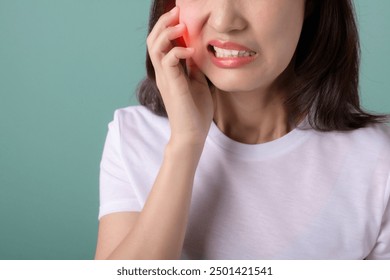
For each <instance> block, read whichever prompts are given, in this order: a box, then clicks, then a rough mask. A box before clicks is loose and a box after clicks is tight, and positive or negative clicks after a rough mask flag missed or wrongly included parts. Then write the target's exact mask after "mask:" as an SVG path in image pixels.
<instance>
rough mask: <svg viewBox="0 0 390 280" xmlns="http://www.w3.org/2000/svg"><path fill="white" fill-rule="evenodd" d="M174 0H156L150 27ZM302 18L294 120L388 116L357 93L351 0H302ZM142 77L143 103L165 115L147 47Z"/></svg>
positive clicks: (337, 123) (342, 124)
mask: <svg viewBox="0 0 390 280" xmlns="http://www.w3.org/2000/svg"><path fill="white" fill-rule="evenodd" d="M174 6H175V1H174V0H155V1H153V3H152V6H151V10H150V18H149V33H150V31H151V30H152V29H153V27H154V25H155V24H156V22H157V20H158V19H159V18H160V16H161V15H162V14H164V13H165V12H167V11H168V10H170V9H171V8H173V7H174ZM305 13H306V15H305V21H304V23H303V27H302V32H301V37H300V39H299V42H298V46H297V49H296V52H295V57H294V60H293V63H294V65H293V68H294V72H295V81H294V83H293V90H292V91H291V93H289V95H288V96H287V97H286V103H285V104H286V106H287V108H288V110H289V113H290V114H291V117H292V119H293V120H295V121H298V120H299V119H301V118H302V117H304V116H307V118H308V121H309V123H310V124H311V126H312V127H313V128H314V129H316V130H320V131H332V130H340V131H342V130H353V129H357V128H361V127H365V126H368V125H370V124H375V123H381V122H386V121H387V120H388V117H389V116H387V115H375V114H370V113H368V112H365V111H364V110H363V108H362V107H361V105H360V98H359V66H360V45H359V34H358V30H357V26H356V16H355V12H354V6H353V4H352V1H351V0H306V10H305ZM146 71H147V76H146V78H145V79H144V80H143V81H141V83H140V84H139V87H138V92H137V97H138V101H139V103H140V104H141V105H144V106H146V107H147V108H149V109H150V110H151V111H152V112H154V113H155V114H157V115H160V116H167V113H166V110H165V107H164V103H163V101H162V98H161V95H160V92H159V90H158V88H157V86H156V75H155V71H154V68H153V65H152V62H151V60H150V57H149V53H148V51H147V52H146Z"/></svg>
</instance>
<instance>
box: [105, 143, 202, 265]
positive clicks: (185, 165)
mask: <svg viewBox="0 0 390 280" xmlns="http://www.w3.org/2000/svg"><path fill="white" fill-rule="evenodd" d="M202 149H203V145H192V144H187V143H184V142H181V143H173V142H172V141H171V142H170V143H169V144H168V145H167V147H166V149H165V154H164V159H163V162H162V165H161V168H160V171H159V173H158V175H157V178H156V180H155V182H154V184H153V187H152V190H151V192H150V194H149V197H148V199H147V201H146V203H145V206H144V208H143V210H142V212H141V213H140V215H139V217H138V219H137V221H136V222H135V225H134V227H133V229H132V230H131V231H130V232H129V233H128V234H127V236H126V237H125V238H124V240H123V241H122V242H121V243H120V244H119V245H118V247H117V248H116V249H115V250H114V251H113V253H112V254H111V255H110V256H109V259H178V258H180V255H181V251H182V247H183V242H184V236H185V232H186V228H187V222H188V213H189V208H190V202H191V194H192V186H193V181H194V175H195V171H196V168H197V165H198V162H199V158H200V155H201V153H202Z"/></svg>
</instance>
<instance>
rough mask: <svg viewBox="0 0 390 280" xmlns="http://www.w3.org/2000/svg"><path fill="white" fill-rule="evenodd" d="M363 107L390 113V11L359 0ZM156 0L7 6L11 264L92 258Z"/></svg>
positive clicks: (3, 116)
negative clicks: (103, 167)
mask: <svg viewBox="0 0 390 280" xmlns="http://www.w3.org/2000/svg"><path fill="white" fill-rule="evenodd" d="M355 3H356V6H357V13H358V18H359V25H360V29H361V39H362V54H363V57H362V73H361V80H362V81H361V90H362V102H363V105H364V107H365V108H366V109H368V110H370V111H375V112H389V111H390V85H389V82H388V81H389V65H390V56H389V54H388V52H389V50H390V36H389V35H390V34H389V30H390V18H389V17H388V16H387V15H388V13H389V12H390V1H387V0H381V1H380V0H375V1H374V0H371V1H368V0H360V1H355ZM149 5H150V1H149V0H148V1H135V0H116V1H109V0H106V1H103V0H66V1H65V0H61V1H60V0H34V1H33V0H0V259H92V258H93V256H94V250H95V244H96V234H97V225H98V220H97V215H98V175H99V162H100V158H101V153H102V149H103V144H104V140H105V137H106V133H107V124H108V123H109V122H110V121H111V119H112V116H113V112H114V110H115V109H116V108H119V107H125V106H128V105H130V104H136V100H135V96H134V93H135V89H136V86H137V83H138V81H139V80H140V79H141V78H142V77H143V76H144V73H145V72H144V53H145V38H146V32H147V20H148V12H149Z"/></svg>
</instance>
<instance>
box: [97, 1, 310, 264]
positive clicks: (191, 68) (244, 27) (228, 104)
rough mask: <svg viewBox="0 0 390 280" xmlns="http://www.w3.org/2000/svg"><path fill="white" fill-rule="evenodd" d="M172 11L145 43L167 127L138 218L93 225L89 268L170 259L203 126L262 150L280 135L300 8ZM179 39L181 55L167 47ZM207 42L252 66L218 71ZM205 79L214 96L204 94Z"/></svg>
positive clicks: (232, 6)
mask: <svg viewBox="0 0 390 280" xmlns="http://www.w3.org/2000/svg"><path fill="white" fill-rule="evenodd" d="M176 4H177V7H176V8H174V9H173V10H172V11H170V12H168V13H166V14H164V15H163V16H161V17H160V19H159V20H158V22H157V23H156V25H155V27H154V28H153V30H152V32H151V33H150V34H149V36H148V39H147V45H148V51H149V54H150V58H151V60H152V63H153V66H154V69H155V71H156V81H157V86H158V88H159V90H160V92H161V96H162V98H163V101H164V104H165V107H166V110H167V113H168V118H169V124H170V127H171V136H170V139H169V142H168V144H167V146H166V147H165V152H164V158H163V162H162V165H161V168H160V170H159V173H158V175H157V178H156V180H155V182H154V184H153V186H152V190H151V192H150V194H149V196H148V199H147V201H146V203H145V205H144V207H143V209H142V211H141V212H130V213H129V212H122V213H114V214H109V215H106V216H104V217H102V218H101V220H100V223H99V233H98V243H97V248H96V255H95V258H96V259H178V258H180V255H181V250H182V247H183V242H184V237H185V232H186V228H187V224H188V214H189V207H190V203H191V195H192V187H193V180H194V176H195V172H196V168H197V166H198V163H199V159H200V156H201V154H202V151H203V146H204V143H205V140H206V137H207V134H208V131H209V129H210V125H211V122H212V121H213V120H214V121H215V122H216V123H217V125H218V127H219V128H220V129H221V130H222V131H223V132H224V133H225V134H226V135H227V136H229V137H231V138H233V139H236V140H238V141H241V142H243V143H262V142H266V141H271V140H273V139H276V138H278V137H281V136H282V135H284V134H286V133H287V132H288V131H289V129H290V128H289V123H288V113H287V111H286V110H285V108H284V106H283V96H284V95H285V94H286V92H288V87H287V86H286V85H287V84H288V83H287V82H286V81H288V80H289V79H291V78H292V72H291V71H290V70H289V68H288V67H287V66H288V65H289V63H290V61H291V59H292V57H293V54H294V51H295V47H296V45H297V42H298V39H299V34H300V30H301V28H302V23H303V18H304V0H295V1H291V0H177V1H176ZM180 37H184V38H185V40H186V45H187V46H188V47H184V46H177V44H175V41H176V40H177V39H178V38H180ZM211 39H218V40H229V41H233V42H236V43H239V44H241V45H245V46H247V47H250V48H251V49H252V50H254V51H256V53H257V56H256V59H255V61H253V62H252V63H251V64H248V65H246V66H245V67H241V68H237V69H229V70H227V69H221V68H218V67H216V66H215V65H213V64H212V63H211V62H210V60H209V54H208V52H207V43H208V42H209V40H211ZM182 59H184V60H186V68H187V72H188V75H186V74H185V72H184V69H183V67H182V65H181V64H180V60H182ZM206 77H208V78H209V79H210V80H211V82H212V83H213V84H214V85H215V87H216V88H215V90H213V91H212V92H211V90H210V89H209V87H208V84H207V80H206ZM161 217H164V219H161Z"/></svg>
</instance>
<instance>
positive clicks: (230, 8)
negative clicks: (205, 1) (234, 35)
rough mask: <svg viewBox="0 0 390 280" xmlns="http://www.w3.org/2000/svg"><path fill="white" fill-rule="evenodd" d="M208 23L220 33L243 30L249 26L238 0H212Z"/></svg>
mask: <svg viewBox="0 0 390 280" xmlns="http://www.w3.org/2000/svg"><path fill="white" fill-rule="evenodd" d="M211 2H212V5H210V14H209V19H208V24H209V25H210V26H211V28H213V29H214V30H215V31H217V32H218V33H229V32H233V31H238V30H243V29H245V27H246V26H247V22H246V20H245V16H244V14H243V12H242V11H240V2H241V1H238V0H212V1H211Z"/></svg>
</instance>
